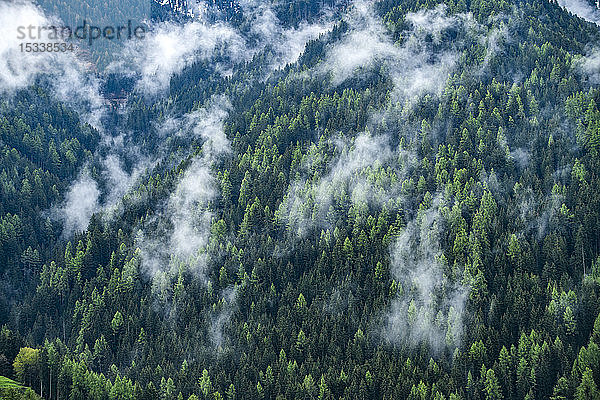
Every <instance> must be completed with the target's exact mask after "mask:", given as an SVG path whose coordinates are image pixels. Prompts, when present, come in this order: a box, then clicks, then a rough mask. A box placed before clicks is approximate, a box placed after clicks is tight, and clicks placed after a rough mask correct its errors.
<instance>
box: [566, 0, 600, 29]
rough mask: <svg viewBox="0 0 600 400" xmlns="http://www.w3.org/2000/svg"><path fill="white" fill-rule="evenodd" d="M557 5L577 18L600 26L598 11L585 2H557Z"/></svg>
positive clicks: (577, 0) (573, 0) (570, 0)
mask: <svg viewBox="0 0 600 400" xmlns="http://www.w3.org/2000/svg"><path fill="white" fill-rule="evenodd" d="M558 4H559V5H560V6H561V7H563V8H565V9H566V10H567V11H569V12H570V13H572V14H575V15H577V16H578V17H579V18H582V19H584V20H586V21H588V22H593V23H594V24H596V25H598V24H600V10H598V9H597V8H595V7H592V6H591V5H590V4H589V3H588V2H587V1H586V0H558Z"/></svg>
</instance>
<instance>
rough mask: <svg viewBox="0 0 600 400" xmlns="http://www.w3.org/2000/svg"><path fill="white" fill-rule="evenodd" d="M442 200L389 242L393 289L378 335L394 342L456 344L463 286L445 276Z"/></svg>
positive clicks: (464, 296) (433, 345)
mask: <svg viewBox="0 0 600 400" xmlns="http://www.w3.org/2000/svg"><path fill="white" fill-rule="evenodd" d="M442 207H444V201H443V199H442V198H441V197H439V196H438V197H437V198H435V199H434V200H433V204H432V206H431V207H430V208H428V209H422V210H419V213H418V215H417V217H416V218H415V219H414V220H413V221H411V222H409V223H408V225H407V226H406V228H405V229H404V231H403V232H402V233H401V234H400V236H399V237H398V238H397V239H396V241H395V242H394V243H393V244H392V245H391V247H390V253H391V261H390V272H391V275H392V277H393V278H394V279H395V281H397V282H398V293H397V296H396V298H394V299H393V301H392V305H391V308H390V310H389V312H388V313H387V315H386V324H385V327H384V330H383V335H384V338H385V339H386V340H387V341H389V342H391V343H393V344H398V345H401V344H402V345H404V344H408V345H410V346H417V345H419V344H421V343H426V344H428V345H429V346H430V347H431V349H432V350H433V351H435V352H440V351H442V350H443V349H445V348H450V349H452V348H454V347H457V346H459V345H460V342H461V338H462V334H463V315H464V312H465V305H466V302H467V299H468V294H469V288H468V287H467V286H464V285H463V284H461V283H459V282H457V281H453V280H452V279H451V278H449V276H448V274H449V267H448V265H447V263H446V261H445V258H444V256H443V253H442V248H441V244H440V241H441V238H442V236H443V232H444V229H445V224H446V221H445V219H444V217H443V216H442V214H441V208H442Z"/></svg>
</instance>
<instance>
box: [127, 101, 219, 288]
mask: <svg viewBox="0 0 600 400" xmlns="http://www.w3.org/2000/svg"><path fill="white" fill-rule="evenodd" d="M229 107H230V106H229V103H228V102H227V101H226V100H225V99H224V98H220V99H217V100H215V101H214V102H213V104H212V105H211V106H210V107H209V108H207V109H201V110H198V111H195V112H192V113H190V114H189V115H187V116H186V117H185V118H184V119H183V120H182V121H181V124H183V125H181V124H174V125H173V126H177V127H178V128H181V129H184V131H185V132H188V133H189V134H190V135H194V136H197V137H199V138H201V139H203V141H204V143H203V145H202V148H201V151H200V154H198V155H197V156H194V157H193V158H192V159H191V160H190V165H189V166H188V167H187V168H186V169H185V171H183V172H182V173H181V176H180V177H179V180H178V182H177V185H176V187H175V189H174V191H173V192H172V194H171V195H170V196H169V198H168V200H167V201H166V204H165V205H164V207H163V209H162V210H161V211H160V212H159V213H157V215H155V216H154V217H153V218H152V219H151V220H150V221H147V222H146V223H145V224H144V226H142V227H141V228H140V230H139V232H138V234H137V239H136V245H137V246H138V247H139V248H140V249H141V254H142V270H143V271H144V273H145V274H146V275H147V276H148V277H149V278H150V279H151V280H152V283H153V290H154V291H155V292H156V293H158V294H161V298H163V299H165V297H164V296H167V295H168V292H169V290H170V289H169V288H170V285H171V280H172V279H174V278H176V277H177V276H179V274H180V273H186V274H191V275H192V276H193V277H194V278H195V279H198V280H200V281H201V282H204V283H206V282H207V281H206V269H207V266H208V261H209V259H208V257H209V255H208V253H207V245H208V243H209V238H210V234H211V227H212V221H213V218H214V211H213V208H212V203H213V202H214V200H215V199H216V198H217V196H218V194H219V190H218V184H217V182H216V181H215V178H214V176H213V173H212V167H213V165H214V164H215V162H217V161H218V160H219V159H220V158H222V157H223V156H225V155H226V154H228V153H230V151H231V148H230V144H229V140H228V139H227V137H226V136H225V133H224V131H223V123H224V119H225V117H226V116H227V115H228V110H229Z"/></svg>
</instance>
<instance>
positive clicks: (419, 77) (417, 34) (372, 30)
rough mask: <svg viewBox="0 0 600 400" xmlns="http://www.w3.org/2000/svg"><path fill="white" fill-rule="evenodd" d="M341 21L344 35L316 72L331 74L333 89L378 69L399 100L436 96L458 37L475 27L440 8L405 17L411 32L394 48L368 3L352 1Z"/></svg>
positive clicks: (453, 58) (465, 17)
mask: <svg viewBox="0 0 600 400" xmlns="http://www.w3.org/2000/svg"><path fill="white" fill-rule="evenodd" d="M346 19H347V23H348V25H349V31H348V33H347V34H345V35H344V37H343V38H342V40H341V41H340V42H339V43H336V44H334V45H333V46H332V47H331V48H330V49H329V51H328V56H327V58H326V59H325V61H323V62H322V63H321V64H320V69H321V72H324V73H331V75H332V84H333V85H334V86H337V85H339V84H341V83H342V82H344V81H346V80H347V79H349V78H350V77H353V76H356V75H357V74H360V73H361V71H364V70H365V69H372V68H373V67H375V66H376V65H382V66H383V67H384V69H385V70H386V71H387V73H388V75H389V76H390V77H391V79H392V81H393V84H394V92H393V94H394V95H395V97H396V98H399V99H404V100H410V99H413V98H414V97H417V96H421V95H424V94H427V93H431V94H439V93H440V92H441V90H442V89H443V87H444V85H445V83H446V80H447V79H448V77H449V74H450V73H451V72H452V70H453V68H454V66H455V65H456V63H457V61H458V58H459V54H460V53H459V47H460V45H461V43H460V42H461V41H460V40H459V39H458V37H457V33H458V31H464V30H468V29H470V28H471V27H472V26H474V23H473V20H472V18H471V16H470V15H467V14H458V15H448V14H447V11H446V7H445V6H444V5H440V6H438V7H436V8H434V9H431V10H420V11H418V12H414V13H408V14H407V15H406V21H407V22H408V23H409V25H410V28H409V29H408V30H407V31H406V32H405V33H404V34H403V37H404V38H403V40H402V41H400V42H398V43H394V41H393V39H392V37H391V35H390V32H389V31H388V30H387V28H386V27H385V26H384V25H383V24H382V22H381V21H380V19H379V18H378V17H377V16H376V15H375V13H374V11H373V9H372V4H371V3H368V2H364V1H356V2H354V7H353V8H352V9H351V12H350V13H349V15H348V16H347V17H346ZM451 31H452V32H451ZM451 34H452V35H451Z"/></svg>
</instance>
